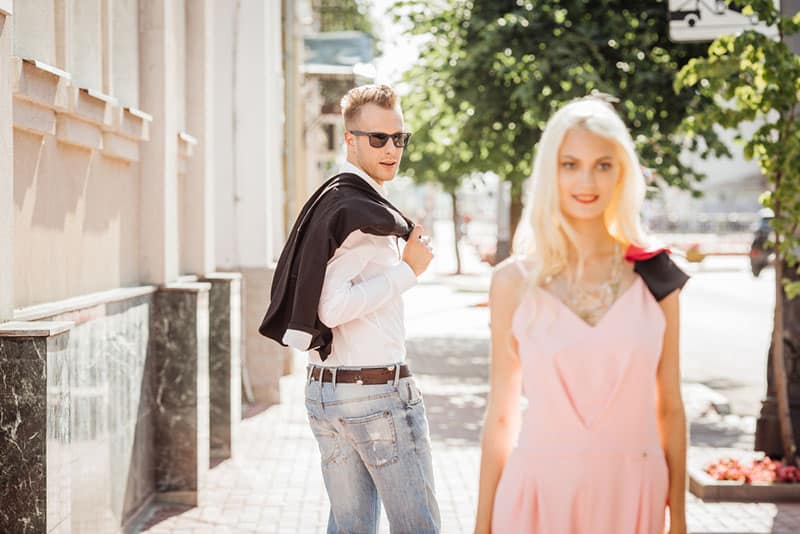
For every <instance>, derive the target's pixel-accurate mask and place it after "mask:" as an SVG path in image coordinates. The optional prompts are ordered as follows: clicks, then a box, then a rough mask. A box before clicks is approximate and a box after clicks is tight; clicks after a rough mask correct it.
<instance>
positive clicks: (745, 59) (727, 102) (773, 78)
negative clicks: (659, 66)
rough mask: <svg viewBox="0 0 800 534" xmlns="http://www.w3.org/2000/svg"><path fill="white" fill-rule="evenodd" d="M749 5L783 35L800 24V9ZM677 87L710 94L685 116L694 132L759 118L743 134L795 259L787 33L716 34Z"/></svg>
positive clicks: (798, 68)
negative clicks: (789, 12)
mask: <svg viewBox="0 0 800 534" xmlns="http://www.w3.org/2000/svg"><path fill="white" fill-rule="evenodd" d="M750 5H751V8H752V9H753V11H754V12H755V13H757V14H758V15H759V18H761V19H762V20H765V21H767V22H774V23H777V24H778V25H779V28H780V32H781V35H782V37H786V36H788V35H791V34H794V33H796V32H797V31H798V30H799V29H800V14H798V15H795V16H794V17H791V18H790V17H782V16H780V14H779V13H778V12H776V10H775V8H774V6H773V4H772V0H759V1H751V2H750ZM675 86H676V89H677V90H686V89H692V90H693V91H695V92H696V94H698V95H703V96H705V97H707V98H708V99H709V100H708V102H709V104H708V105H707V106H706V107H704V108H703V109H701V110H699V111H698V113H697V114H696V115H695V116H693V117H691V118H690V120H687V121H686V124H685V127H686V131H687V132H689V133H690V134H694V133H695V132H697V131H702V130H704V129H705V128H707V127H709V126H710V125H713V124H718V125H720V126H722V127H724V128H738V127H739V126H740V125H741V124H742V123H747V122H751V121H755V123H756V124H757V125H759V126H758V128H757V130H756V132H755V133H754V134H753V135H752V137H750V138H749V139H742V141H743V142H744V154H745V156H746V157H747V158H749V159H754V160H756V161H757V162H758V164H759V165H760V167H761V171H762V172H763V173H764V175H765V176H766V177H767V179H768V181H769V184H770V189H769V191H768V192H767V193H766V194H764V195H762V197H761V202H762V204H763V205H764V206H766V207H770V208H772V209H773V211H775V218H774V219H773V221H772V223H771V224H772V227H773V229H774V230H775V232H776V235H777V236H778V239H777V241H778V242H779V245H778V254H779V257H780V258H785V259H787V261H788V262H789V265H794V264H795V262H796V261H797V251H798V247H800V236H799V235H798V222H799V221H800V121H798V117H797V113H798V111H800V109H799V108H798V91H799V90H800V56H798V54H797V53H795V52H793V51H792V50H791V49H790V48H789V47H788V46H787V44H786V43H785V42H784V41H783V40H780V41H774V40H771V39H769V38H767V37H766V36H764V35H762V34H760V33H756V32H754V31H747V32H743V33H741V34H740V35H738V36H727V37H722V38H720V39H717V40H716V41H714V43H712V44H711V46H710V47H709V48H708V54H707V57H703V58H697V59H693V60H691V61H689V63H688V64H687V65H686V66H685V67H684V68H683V69H682V70H681V72H680V74H679V76H678V78H677V80H676V83H675ZM784 282H785V289H786V291H787V295H789V297H790V298H791V297H793V296H794V295H797V294H800V284H798V283H797V282H795V283H789V282H788V280H784Z"/></svg>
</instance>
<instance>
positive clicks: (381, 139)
mask: <svg viewBox="0 0 800 534" xmlns="http://www.w3.org/2000/svg"><path fill="white" fill-rule="evenodd" d="M388 140H389V136H388V135H386V134H383V133H373V134H369V146H371V147H375V148H380V147H382V146H383V145H385V144H386V141H388Z"/></svg>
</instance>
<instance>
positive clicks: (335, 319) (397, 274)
mask: <svg viewBox="0 0 800 534" xmlns="http://www.w3.org/2000/svg"><path fill="white" fill-rule="evenodd" d="M379 251H380V249H379V248H378V247H377V246H376V245H375V243H374V240H373V238H372V236H369V235H367V234H364V233H363V232H361V231H360V230H356V231H355V232H353V233H351V234H350V235H349V236H348V237H347V239H346V240H345V241H344V243H342V245H341V246H340V247H339V249H337V250H336V253H334V256H333V258H332V259H331V260H330V261H329V262H328V265H327V267H326V269H325V281H324V283H323V285H322V294H321V296H320V301H319V309H318V314H319V319H320V321H322V322H323V323H324V324H325V325H326V326H327V327H328V328H335V327H337V326H340V325H342V324H345V323H347V322H349V321H352V320H354V319H357V318H359V317H362V316H364V315H366V314H368V313H371V312H373V311H375V310H377V309H379V308H381V307H382V306H384V305H385V304H386V303H388V302H390V301H391V300H392V299H394V298H396V297H397V296H399V295H401V294H402V293H403V292H405V291H407V290H408V289H410V288H411V287H413V286H414V285H416V283H417V277H416V275H415V274H414V271H413V270H412V269H411V266H410V265H408V264H407V263H406V262H404V261H400V262H399V263H398V264H397V265H394V266H392V267H388V268H387V269H386V270H384V271H382V272H381V273H380V274H378V275H376V276H373V277H371V278H369V279H367V280H358V278H359V275H360V274H361V273H362V271H363V270H364V267H366V265H367V264H368V263H369V262H370V261H371V260H372V258H374V257H375V256H376V254H378V253H379Z"/></svg>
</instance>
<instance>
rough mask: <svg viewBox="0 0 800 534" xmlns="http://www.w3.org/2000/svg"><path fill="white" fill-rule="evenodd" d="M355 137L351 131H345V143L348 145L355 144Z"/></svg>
mask: <svg viewBox="0 0 800 534" xmlns="http://www.w3.org/2000/svg"><path fill="white" fill-rule="evenodd" d="M354 137H355V136H354V135H353V134H351V133H350V132H348V131H347V130H345V131H344V143H345V144H346V145H347V146H353V138H354Z"/></svg>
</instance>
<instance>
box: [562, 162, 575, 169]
mask: <svg viewBox="0 0 800 534" xmlns="http://www.w3.org/2000/svg"><path fill="white" fill-rule="evenodd" d="M576 166H577V165H575V163H574V162H572V161H564V162H562V163H561V167H563V168H564V169H574V168H575V167H576Z"/></svg>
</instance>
